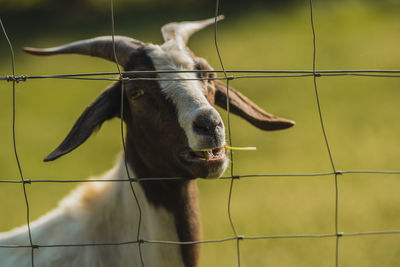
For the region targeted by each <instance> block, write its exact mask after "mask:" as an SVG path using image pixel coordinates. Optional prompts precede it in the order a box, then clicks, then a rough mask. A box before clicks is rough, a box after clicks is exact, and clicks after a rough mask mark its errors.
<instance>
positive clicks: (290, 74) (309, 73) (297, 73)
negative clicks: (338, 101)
mask: <svg viewBox="0 0 400 267" xmlns="http://www.w3.org/2000/svg"><path fill="white" fill-rule="evenodd" d="M215 4H216V5H215V24H214V44H215V49H216V51H217V54H218V59H219V62H220V66H221V70H215V71H213V72H216V73H221V74H223V77H215V78H194V79H162V78H132V77H129V75H131V74H160V73H181V72H184V73H200V72H209V71H204V70H180V71H175V70H174V71H170V70H165V71H164V70H156V71H121V69H120V67H119V64H118V60H117V56H116V53H115V42H114V36H115V21H114V4H113V0H110V16H111V35H112V41H113V52H114V59H115V63H116V68H117V72H101V73H74V74H56V75H47V74H45V75H16V71H15V56H14V49H13V46H12V43H11V41H10V39H9V37H8V35H7V31H6V29H5V27H4V25H3V21H2V20H1V18H0V26H1V29H2V32H3V34H4V37H5V38H6V40H7V43H8V45H9V49H10V52H11V73H12V75H7V76H4V77H0V81H6V82H11V83H12V91H13V96H12V104H13V105H12V122H13V123H12V139H13V147H14V155H15V160H16V163H17V167H18V171H19V174H20V179H14V178H10V179H6V178H2V179H0V184H5V183H11V184H21V186H22V188H23V193H24V200H25V204H26V222H27V228H28V236H29V245H14V244H9V245H0V248H2V249H18V248H30V249H31V266H32V267H34V266H35V254H34V251H35V249H39V248H65V247H98V246H126V245H134V244H136V245H138V251H139V254H140V260H141V266H142V267H143V266H145V265H146V263H145V260H144V258H143V255H142V250H141V245H142V244H145V243H149V244H161V245H193V244H206V243H224V242H231V241H236V254H237V265H238V266H239V267H240V266H241V260H240V241H241V240H260V239H265V240H267V239H301V238H307V239H310V238H311V239H315V238H317V239H321V238H334V239H335V244H336V246H335V259H334V262H335V266H340V264H339V259H340V250H339V249H340V239H341V238H344V237H355V236H366V235H399V234H400V230H388V231H375V232H353V233H344V232H340V231H339V219H338V214H339V195H340V191H339V186H338V179H339V176H343V175H352V174H364V175H368V174H382V175H399V174H400V170H399V171H398V170H337V169H336V167H335V163H334V158H333V156H332V153H331V149H330V145H329V142H328V136H327V133H326V130H325V123H324V122H325V121H324V118H323V114H322V107H321V103H320V101H319V88H318V78H320V77H338V76H355V77H381V78H400V70H376V69H374V70H318V69H317V57H316V51H317V32H316V30H315V21H314V9H313V1H312V0H309V1H308V4H309V11H310V17H309V19H310V26H311V30H312V47H313V56H312V69H311V70H226V69H225V67H224V64H223V60H222V56H221V53H220V50H219V46H218V34H217V32H218V31H217V29H218V27H217V26H218V21H217V17H218V15H219V6H220V1H219V0H216V3H215ZM111 75H118V78H113V77H108V76H111ZM301 77H313V84H314V91H315V99H316V103H317V112H318V116H319V120H320V126H321V130H322V134H323V138H324V143H325V146H326V149H327V154H328V157H329V161H330V165H331V169H332V171H330V172H324V173H276V174H273V173H267V174H246V175H236V174H235V172H234V157H233V154H232V151H230V152H231V153H230V164H231V166H230V176H224V177H221V178H220V179H229V180H230V185H229V190H228V200H227V215H228V219H229V223H230V226H231V228H232V232H233V236H230V237H226V238H221V239H212V240H198V241H184V242H179V241H171V240H146V239H143V238H141V234H140V232H141V223H142V209H141V203H140V202H139V201H138V198H137V195H136V192H135V188H134V183H137V182H139V181H140V182H148V181H159V180H163V181H167V180H171V181H173V180H182V179H186V178H184V177H168V178H162V177H159V178H146V179H141V178H134V177H131V176H130V173H129V168H128V166H127V163H126V162H127V161H126V160H125V168H126V171H127V173H128V179H117V180H114V179H113V180H104V179H91V180H82V179H64V180H63V179H40V178H30V179H26V178H24V176H23V173H22V167H21V164H20V161H19V156H18V150H17V142H16V132H15V125H16V122H17V120H16V110H17V105H16V103H17V102H16V95H15V89H16V84H18V83H19V82H27V81H29V80H34V79H78V80H107V81H121V84H122V88H121V107H122V108H121V114H120V115H121V125H120V131H121V141H122V148H123V150H124V151H125V149H126V147H125V138H124V124H123V119H122V118H123V114H124V113H123V109H124V107H123V103H124V99H123V98H124V94H123V91H124V83H125V82H126V81H129V80H155V81H171V80H176V81H181V80H210V79H212V80H223V81H225V82H226V88H227V96H228V97H227V122H228V123H227V124H228V127H227V128H228V141H229V145H230V146H233V144H232V143H233V142H232V133H231V122H230V108H229V91H230V89H229V82H230V81H231V80H235V79H253V78H263V79H265V78H301ZM125 155H126V153H125ZM320 176H332V177H333V179H334V192H335V193H334V194H335V195H334V199H335V205H334V211H333V212H334V215H335V216H334V229H333V232H331V233H324V234H293V235H263V236H245V235H241V234H239V233H238V231H237V230H236V228H235V224H234V221H233V219H232V214H231V200H232V197H233V194H232V191H233V186H234V181H235V180H236V179H250V178H271V177H296V178H307V177H320ZM211 181H212V180H211ZM93 182H107V183H108V182H112V183H115V182H127V183H129V184H130V187H131V191H132V196H133V199H134V201H135V204H136V205H137V208H138V211H139V216H138V228H137V231H136V233H137V235H136V239H135V240H127V241H121V242H106V243H76V244H36V243H35V242H34V240H33V239H32V236H31V228H30V215H29V200H28V197H27V193H26V185H30V184H33V183H56V184H65V183H93Z"/></svg>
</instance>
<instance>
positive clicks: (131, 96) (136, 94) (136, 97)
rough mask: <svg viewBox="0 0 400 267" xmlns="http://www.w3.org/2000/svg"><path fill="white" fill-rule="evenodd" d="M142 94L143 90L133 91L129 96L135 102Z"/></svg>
mask: <svg viewBox="0 0 400 267" xmlns="http://www.w3.org/2000/svg"><path fill="white" fill-rule="evenodd" d="M143 94H144V92H143V90H135V91H132V92H131V94H130V99H132V100H135V99H138V98H139V97H141V96H142V95H143Z"/></svg>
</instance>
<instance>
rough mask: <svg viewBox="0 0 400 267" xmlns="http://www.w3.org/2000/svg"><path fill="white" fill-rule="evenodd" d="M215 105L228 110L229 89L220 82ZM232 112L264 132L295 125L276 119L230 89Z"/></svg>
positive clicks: (291, 122) (292, 122)
mask: <svg viewBox="0 0 400 267" xmlns="http://www.w3.org/2000/svg"><path fill="white" fill-rule="evenodd" d="M215 88H216V93H215V104H217V105H218V106H220V107H222V108H224V109H226V106H227V88H226V85H225V84H224V83H222V82H220V81H215ZM229 109H230V112H232V113H234V114H236V115H238V116H240V117H242V118H243V119H245V120H247V121H248V122H250V123H251V124H253V125H254V126H256V127H257V128H259V129H262V130H269V131H271V130H281V129H286V128H289V127H292V126H293V125H295V122H294V121H291V120H287V119H283V118H279V117H276V116H274V115H272V114H269V113H267V112H265V111H264V110H262V109H261V108H260V107H258V106H257V105H256V104H254V103H253V102H252V101H251V100H249V99H248V98H247V97H245V96H244V95H242V94H241V93H239V92H238V91H236V90H235V89H233V88H230V87H229Z"/></svg>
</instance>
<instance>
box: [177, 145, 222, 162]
mask: <svg viewBox="0 0 400 267" xmlns="http://www.w3.org/2000/svg"><path fill="white" fill-rule="evenodd" d="M181 157H182V158H183V159H184V160H185V161H188V162H199V163H217V162H222V161H224V159H225V157H226V152H225V148H223V147H217V148H211V149H201V150H186V151H184V152H182V153H181Z"/></svg>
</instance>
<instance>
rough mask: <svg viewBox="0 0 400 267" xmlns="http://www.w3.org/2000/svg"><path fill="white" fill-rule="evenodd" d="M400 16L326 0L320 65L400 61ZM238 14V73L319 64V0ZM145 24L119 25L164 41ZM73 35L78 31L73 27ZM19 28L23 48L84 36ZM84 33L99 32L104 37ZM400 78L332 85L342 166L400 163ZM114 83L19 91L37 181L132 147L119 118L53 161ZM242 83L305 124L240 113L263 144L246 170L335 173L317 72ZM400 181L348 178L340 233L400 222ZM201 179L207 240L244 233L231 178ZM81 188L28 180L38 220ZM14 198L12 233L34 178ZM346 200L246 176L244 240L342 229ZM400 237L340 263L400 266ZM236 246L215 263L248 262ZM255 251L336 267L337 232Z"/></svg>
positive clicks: (6, 165) (227, 52)
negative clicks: (274, 122)
mask: <svg viewBox="0 0 400 267" xmlns="http://www.w3.org/2000/svg"><path fill="white" fill-rule="evenodd" d="M396 11H397V13H398V10H391V11H390V10H382V9H379V8H377V7H375V6H368V5H360V4H357V3H343V2H340V4H337V5H335V4H334V3H332V4H330V5H324V4H321V3H318V2H317V3H316V7H315V21H316V31H317V67H318V68H320V69H358V68H360V69H399V63H398V62H400V53H399V51H398V47H399V45H400V41H399V40H400V39H399V29H400V22H399V20H398V14H397V13H396ZM226 15H227V19H226V21H225V22H222V23H220V24H219V45H220V50H221V52H222V58H223V60H224V64H225V68H227V69H293V70H295V69H311V67H312V33H311V27H310V22H309V10H308V9H307V6H305V7H303V8H297V9H295V10H294V9H293V10H285V11H275V12H269V11H266V10H264V9H263V8H258V9H256V8H254V9H249V10H245V11H243V12H242V13H240V12H238V11H236V13H232V14H226ZM196 18H197V17H196ZM169 19H170V18H169ZM187 19H191V18H189V17H188V18H187ZM133 20H134V19H133ZM161 20H162V19H158V21H161ZM166 21H167V20H166ZM133 29H134V32H132V30H131V28H130V26H129V24H124V25H121V30H120V31H118V30H117V32H118V33H123V34H129V35H131V36H135V37H137V38H139V39H143V40H146V41H150V40H154V41H155V42H157V41H159V40H160V37H159V36H158V35H156V34H157V33H158V30H159V29H158V26H157V25H154V24H150V26H146V30H140V27H139V26H137V25H136V26H135V27H134V28H133ZM66 31H67V32H70V31H71V32H73V29H66ZM77 31H78V30H77ZM95 32H96V34H108V32H109V28H103V29H95ZM148 32H149V33H148ZM13 34H16V36H13ZM9 35H10V37H11V38H12V39H14V40H15V41H16V43H17V44H18V47H16V48H19V47H20V46H23V45H29V46H48V45H56V44H60V43H63V42H67V41H71V40H73V39H74V38H72V37H70V36H67V35H65V34H63V33H53V34H52V35H50V36H49V35H45V34H43V35H41V34H39V33H36V35H33V34H31V35H30V37H29V40H26V41H24V39H23V38H22V36H23V34H22V33H17V32H9ZM71 36H79V37H80V38H85V37H92V36H93V34H92V33H87V34H84V33H77V34H76V35H74V34H71ZM190 46H191V48H192V49H193V50H194V51H195V52H196V53H197V54H198V55H200V56H203V57H205V58H207V59H208V61H209V62H210V63H211V64H212V65H213V66H214V68H216V69H219V63H218V58H217V55H216V52H215V48H214V45H213V33H212V29H207V30H205V31H203V32H200V33H198V34H197V35H195V36H194V37H193V38H192V39H191V41H190ZM2 47H3V48H4V49H3V50H2V51H1V52H0V55H1V59H2V60H1V62H0V75H1V76H3V75H8V74H10V65H9V64H10V61H9V57H8V51H7V50H6V47H5V46H4V44H3V46H2ZM16 56H17V62H16V69H17V72H18V73H21V74H58V73H78V72H97V71H115V66H114V65H113V64H112V63H108V62H105V61H103V60H99V59H92V58H88V57H82V56H57V57H46V58H37V57H32V56H29V55H25V54H22V53H20V52H17V54H16ZM399 81H400V80H399V79H396V78H386V79H385V78H360V77H323V78H319V79H318V87H319V91H320V100H321V105H322V112H323V117H324V121H325V125H326V131H327V135H328V138H329V142H330V146H331V150H332V154H333V158H334V162H335V165H336V168H337V169H339V170H354V169H377V170H387V169H388V170H398V169H399V167H398V166H399V164H398V162H399V158H400V157H399V156H400V152H399V150H398V147H399V145H400V141H399V137H398V136H399V134H400V123H399V115H400V111H399V108H398V107H399V104H398V103H399V99H400V90H399V89H400V88H399ZM107 84H108V82H103V81H102V82H100V81H99V82H97V81H95V82H93V81H71V80H30V81H28V82H25V83H20V84H18V85H17V126H16V131H17V142H18V151H19V155H20V160H21V164H22V168H23V172H24V175H25V177H26V178H31V179H35V178H36V179H38V178H43V179H44V178H55V179H77V178H86V177H88V176H91V175H99V174H101V173H102V172H104V171H106V170H107V169H108V168H110V167H111V166H112V164H113V162H114V159H115V158H116V156H117V154H118V153H119V151H120V150H121V145H120V129H119V122H118V121H116V120H115V121H112V122H109V123H106V124H105V125H104V126H103V127H102V129H101V130H100V131H99V132H98V134H96V135H95V136H93V137H91V138H90V139H89V140H88V141H87V142H86V143H85V145H84V146H82V147H80V148H79V149H77V150H76V151H74V152H73V153H72V154H70V155H68V156H66V157H64V158H62V159H60V160H58V161H55V162H54V163H47V164H45V163H43V162H42V159H43V158H44V157H45V156H46V155H47V153H49V152H50V151H52V149H53V148H54V147H55V146H56V145H58V143H59V142H60V141H61V139H62V138H63V137H64V135H65V134H66V133H67V131H68V130H69V129H70V127H71V125H72V124H73V122H74V121H75V119H76V118H77V117H78V116H79V114H80V113H81V112H82V110H83V108H84V107H85V106H86V105H87V104H89V103H90V101H91V100H92V99H93V98H94V97H95V96H96V95H97V94H98V93H99V92H100V91H101V90H102V89H103V88H104V87H105V86H107ZM232 85H233V86H234V87H235V88H237V89H238V90H240V91H242V92H244V93H245V94H246V95H247V96H249V97H250V98H251V99H253V100H255V102H257V103H258V104H259V105H260V106H262V107H263V108H265V109H266V110H268V111H269V112H271V113H274V114H276V115H280V116H283V117H287V118H290V119H293V120H295V121H296V123H297V124H296V126H295V127H294V128H292V129H290V130H287V131H282V132H263V131H260V130H258V129H255V128H253V127H251V126H250V125H249V124H248V123H246V122H244V121H243V120H241V119H239V118H236V117H232V140H233V145H234V146H256V147H257V151H236V152H234V166H235V167H234V172H235V173H236V174H260V173H316V172H329V171H331V166H330V162H329V158H328V154H327V150H326V147H325V144H324V140H323V136H322V131H321V127H320V124H319V117H318V112H317V106H316V100H315V93H314V88H313V80H312V78H311V77H308V78H288V79H275V78H270V79H250V80H235V81H233V82H232ZM11 97H12V91H11V84H9V83H6V82H0V106H1V107H2V108H1V111H2V112H0V129H1V130H0V147H1V150H0V177H1V178H2V179H3V178H9V179H16V178H18V171H17V166H16V163H15V159H14V156H13V148H12V132H11V126H12V124H11V116H12V105H11V103H12V102H11V99H12V98H11ZM221 112H222V113H223V116H224V117H226V113H224V112H223V111H221ZM99 144H101V146H100V145H99ZM99 155H101V156H99ZM81 166H87V167H86V168H85V169H83V168H82V167H81ZM227 173H229V172H227ZM399 178H400V177H399V176H398V175H393V176H387V175H386V176H385V175H355V174H354V175H343V176H339V231H343V232H362V231H383V230H392V229H400V216H399V214H400V197H399V194H398V188H399V187H400V180H399ZM198 183H199V186H200V202H201V213H202V224H203V238H204V239H217V238H223V237H227V236H232V230H231V228H230V224H229V220H228V216H227V199H228V190H229V181H227V180H212V181H205V180H199V181H198ZM73 187H74V185H69V184H32V185H29V186H27V188H28V197H29V202H30V206H31V219H32V220H34V219H36V218H38V217H39V216H40V215H42V214H44V213H45V212H46V211H48V210H50V209H52V208H54V207H55V206H56V205H57V201H58V200H60V199H61V198H62V197H63V196H65V195H66V194H67V193H68V192H69V191H70V190H72V188H73ZM0 203H1V204H0V214H1V216H0V231H5V230H9V229H11V228H12V227H14V226H16V225H20V224H23V223H25V220H26V218H25V206H24V205H25V203H24V201H23V195H22V191H21V186H20V185H10V184H1V185H0ZM334 206H335V191H334V177H332V176H326V177H314V178H251V179H241V180H239V181H235V183H234V188H233V196H232V216H233V220H234V223H235V226H236V227H237V230H238V232H239V234H242V235H248V236H256V235H285V234H312V233H332V232H334ZM399 241H400V236H397V235H385V236H364V237H351V238H350V237H344V238H341V241H340V266H395V265H397V263H398V262H399V261H400V253H399V252H400V246H399ZM235 247H236V243H235V242H234V241H232V242H228V243H221V244H206V245H204V246H203V251H202V257H201V266H235V264H236V256H235V255H236V254H235V249H236V248H235ZM241 258H242V266H334V259H335V239H334V238H326V239H282V240H276V239H272V240H258V241H251V240H244V241H241Z"/></svg>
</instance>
